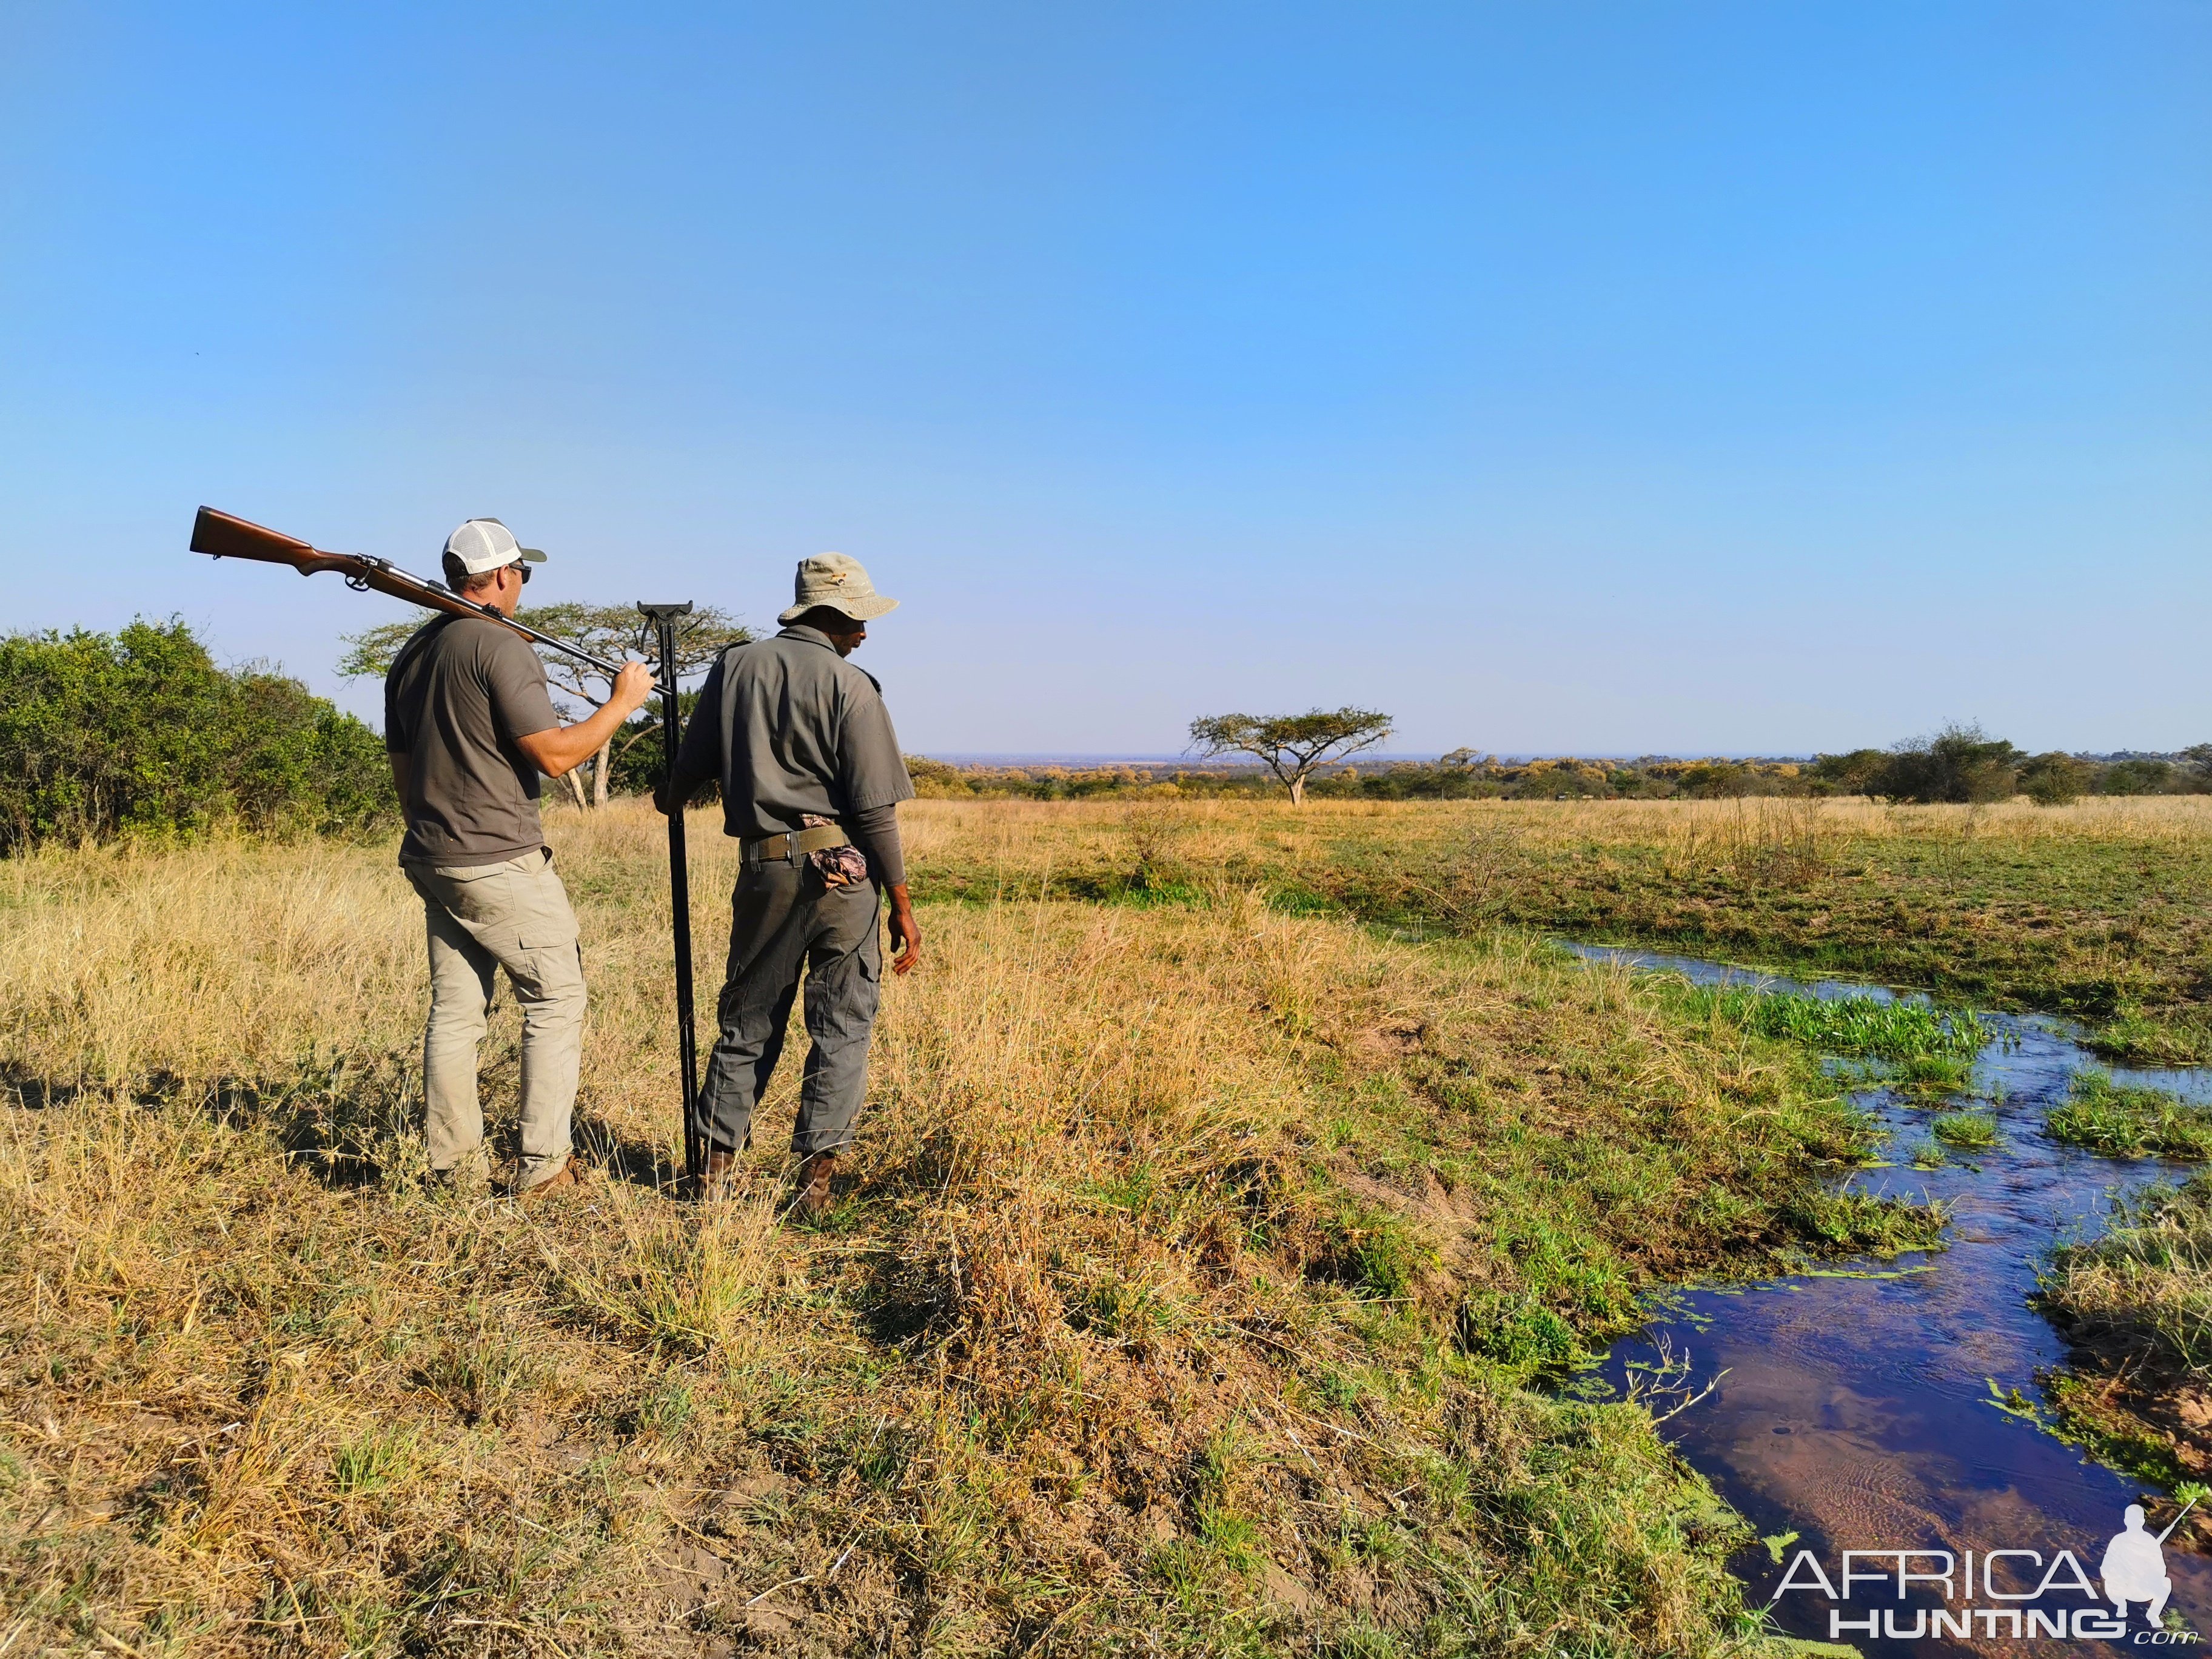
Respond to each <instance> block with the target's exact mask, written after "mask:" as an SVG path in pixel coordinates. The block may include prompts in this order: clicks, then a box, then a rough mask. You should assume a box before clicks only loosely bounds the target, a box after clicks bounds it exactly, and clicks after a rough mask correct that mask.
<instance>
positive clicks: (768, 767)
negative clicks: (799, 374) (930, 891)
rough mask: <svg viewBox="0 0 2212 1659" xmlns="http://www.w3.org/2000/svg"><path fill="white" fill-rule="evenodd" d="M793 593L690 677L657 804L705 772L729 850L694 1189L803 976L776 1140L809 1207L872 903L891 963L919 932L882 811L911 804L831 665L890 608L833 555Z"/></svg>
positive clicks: (874, 979) (847, 562) (850, 562)
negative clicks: (777, 611) (801, 1059)
mask: <svg viewBox="0 0 2212 1659" xmlns="http://www.w3.org/2000/svg"><path fill="white" fill-rule="evenodd" d="M794 587H795V592H794V594H793V599H794V601H795V602H794V603H793V605H792V606H791V608H790V609H789V610H787V611H784V612H783V613H782V614H781V616H779V617H777V618H776V620H777V621H778V622H779V623H782V624H783V631H782V632H781V633H780V634H778V635H775V638H773V639H767V640H755V641H750V642H749V643H747V644H744V645H738V646H732V647H730V649H728V650H727V651H725V652H724V653H722V655H721V657H720V659H718V660H717V661H716V662H715V664H714V668H713V670H712V671H710V672H709V673H708V676H707V683H706V684H705V685H703V686H702V687H701V688H700V691H699V703H698V708H697V709H696V712H695V713H694V714H692V716H691V724H690V727H689V728H688V729H687V730H686V731H685V732H684V744H683V747H682V749H681V750H680V751H679V752H678V757H677V762H676V776H675V779H674V781H673V785H674V787H673V791H672V794H671V793H664V794H663V795H661V796H660V797H659V805H660V809H661V811H664V812H665V811H670V810H671V808H674V807H676V806H677V805H678V803H680V802H682V801H684V800H688V799H690V796H691V794H692V793H693V792H694V791H695V790H696V789H697V788H698V787H699V786H700V785H701V784H702V783H703V782H705V781H707V780H708V779H709V778H718V779H720V781H721V785H722V828H723V831H724V833H725V834H726V835H730V836H735V837H737V839H738V844H739V848H740V849H741V853H742V857H743V862H742V864H741V865H740V866H739V869H738V884H737V890H736V892H735V893H734V894H732V896H731V901H730V905H731V913H732V914H731V925H730V964H729V972H728V975H727V976H726V979H725V980H724V981H723V985H722V994H721V999H720V1006H719V1008H718V1018H719V1020H720V1025H721V1036H720V1040H719V1041H718V1042H716V1043H715V1044H714V1057H713V1058H712V1060H709V1061H708V1066H707V1078H706V1081H705V1083H704V1084H703V1085H702V1087H701V1089H700V1091H699V1111H698V1116H699V1126H698V1127H699V1128H700V1130H701V1132H702V1134H703V1135H704V1137H705V1139H706V1144H707V1149H708V1151H707V1192H708V1195H710V1196H712V1195H716V1194H722V1193H726V1192H727V1191H728V1190H729V1188H730V1187H731V1185H732V1182H733V1179H734V1176H735V1173H736V1161H737V1155H738V1152H739V1151H740V1150H741V1149H742V1148H743V1147H744V1144H745V1141H746V1139H747V1137H748V1136H749V1135H750V1133H751V1128H752V1114H753V1107H754V1106H755V1104H756V1103H758V1101H759V1099H760V1097H761V1095H762V1093H763V1091H765V1090H766V1089H767V1087H768V1082H769V1077H770V1076H771V1075H773V1074H774V1073H775V1064H776V1061H777V1060H778V1059H779V1058H780V1057H781V1054H782V1051H783V1035H784V1030H785V1028H786V1027H787V1025H788V1024H789V1023H790V1020H791V1005H792V1001H793V998H794V997H796V996H797V994H798V992H799V974H800V971H801V969H804V970H805V975H806V1033H807V1036H809V1037H810V1038H811V1041H812V1047H811V1051H810V1052H809V1053H808V1054H807V1056H806V1069H805V1073H804V1075H803V1077H802V1079H801V1081H800V1084H799V1116H798V1121H796V1122H795V1123H794V1124H793V1127H792V1135H791V1150H792V1152H793V1156H794V1157H795V1158H797V1159H798V1160H799V1164H798V1182H799V1197H798V1204H799V1209H800V1210H801V1211H802V1212H804V1213H805V1214H806V1215H808V1216H819V1215H820V1214H822V1213H823V1212H824V1211H825V1210H827V1209H828V1208H829V1201H830V1199H829V1180H830V1176H831V1174H832V1172H833V1171H834V1170H835V1169H836V1163H837V1155H838V1153H839V1152H840V1151H841V1150H842V1148H843V1147H844V1146H845V1145H846V1144H847V1143H848V1141H850V1140H851V1139H852V1137H853V1123H854V1119H855V1118H857V1117H858V1116H859V1115H860V1104H861V1101H862V1099H863V1098H864V1097H865V1096H866V1092H867V1084H868V1044H869V1041H870V1038H871V1036H872V1033H873V1030H874V1028H875V1019H876V1004H877V996H878V988H879V985H880V981H881V980H882V978H883V945H882V942H881V940H880V939H878V927H877V920H876V918H877V914H878V906H879V904H880V902H881V898H880V895H881V894H882V893H884V892H888V893H889V895H890V905H891V914H890V934H891V943H892V945H893V946H894V947H895V952H896V953H895V954H894V956H893V957H892V959H891V967H892V969H893V971H894V972H896V973H901V974H903V973H906V972H908V970H910V969H912V968H913V967H914V965H915V963H917V962H919V961H921V928H920V927H917V926H916V925H915V919H914V903H913V901H912V900H911V899H910V898H908V896H907V885H906V865H905V860H904V858H903V856H902V853H901V849H900V847H899V833H898V803H899V802H900V801H902V800H911V799H913V798H914V784H913V782H912V781H911V780H909V779H908V776H907V772H906V763H905V762H904V761H903V760H902V759H901V758H900V757H899V747H898V737H897V735H896V733H895V732H893V731H892V730H891V717H890V713H889V712H888V711H887V710H886V709H885V708H884V700H883V696H882V688H881V687H879V686H878V684H876V680H875V677H874V676H873V675H872V674H868V673H866V672H864V671H861V670H860V669H859V668H856V667H854V665H852V664H851V663H849V662H848V661H847V660H846V659H847V658H848V657H849V656H851V655H852V654H853V653H854V650H855V649H856V648H858V647H859V646H860V641H863V640H865V639H866V638H867V637H868V626H867V625H868V623H869V622H870V621H871V620H872V619H873V618H875V617H880V616H882V615H883V614H884V612H885V611H890V610H891V609H892V608H893V607H894V606H895V605H897V604H898V601H897V600H896V599H885V598H884V596H883V595H882V594H880V593H878V592H876V590H875V586H874V584H873V583H872V582H871V581H870V580H868V573H867V572H866V570H865V569H863V568H861V565H860V561H859V560H858V559H854V558H848V556H845V555H844V554H842V553H823V554H820V555H817V556H815V557H813V558H811V559H804V560H801V561H800V562H799V576H798V580H797V582H796V583H795V584H794Z"/></svg>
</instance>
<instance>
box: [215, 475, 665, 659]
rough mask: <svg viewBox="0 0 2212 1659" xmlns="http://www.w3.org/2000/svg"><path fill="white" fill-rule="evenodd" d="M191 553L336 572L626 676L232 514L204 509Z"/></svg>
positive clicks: (360, 556) (445, 595)
mask: <svg viewBox="0 0 2212 1659" xmlns="http://www.w3.org/2000/svg"><path fill="white" fill-rule="evenodd" d="M191 550H192V551H193V552H195V553H205V554H207V555H209V556H210V557H213V558H217V559H258V560H260V561H261V562H263V563H265V564H288V565H289V566H291V567H292V568H293V569H295V570H296V571H298V572H299V573H300V574H301V575H303V576H312V575H313V574H315V573H316V572H317V571H319V570H335V571H337V573H338V574H340V575H342V576H343V577H344V578H345V584H346V586H348V587H351V588H356V589H362V588H369V589H374V591H375V592H379V593H387V594H390V595H391V596H392V598H393V599H405V600H406V601H407V602H408V603H409V604H410V605H422V606H423V607H424V608H425V609H427V610H431V611H445V612H446V613H447V615H449V616H455V617H483V619H484V620H485V621H486V622H495V623H498V624H499V625H500V626H501V628H505V629H511V630H512V631H513V632H514V633H517V634H520V635H522V637H523V638H524V639H526V640H530V641H533V642H535V643H537V644H538V645H542V646H544V647H546V648H547V649H548V650H550V651H558V652H559V653H561V654H562V655H563V656H565V657H573V658H574V659H576V660H577V661H578V662H580V663H582V664H584V665H586V667H590V668H596V669H598V670H599V672H600V673H602V674H605V676H606V677H607V678H609V679H610V680H611V679H613V678H614V677H615V676H616V675H617V674H619V673H620V672H622V665H621V664H620V663H616V662H609V661H608V660H607V659H605V658H604V657H597V656H594V655H592V653H590V652H588V651H586V650H584V649H583V648H582V647H580V646H574V645H571V644H569V643H568V641H566V640H556V639H555V638H554V637H553V635H550V634H547V633H544V632H541V631H540V630H539V629H535V628H532V627H531V626H530V624H529V623H520V622H517V621H515V619H514V618H513V617H510V616H507V615H506V614H505V613H503V612H501V611H497V610H495V609H494V608H493V607H492V606H490V605H479V604H477V602H476V601H475V600H474V599H464V598H462V597H461V596H460V595H459V593H456V592H453V589H451V588H449V587H447V586H445V585H444V584H443V583H442V582H434V581H427V580H424V579H423V578H422V577H420V576H416V575H411V574H409V573H408V572H406V571H404V570H402V569H401V568H399V567H398V565H396V564H394V563H392V561H391V560H389V559H379V558H374V557H372V556H370V555H368V554H366V553H326V552H325V551H324V550H322V549H320V548H318V547H315V546H313V545H311V544H308V543H307V542H303V541H301V540H300V539H299V538H298V537H296V536H287V535H286V534H284V532H282V531H281V530H270V529H269V528H268V527H266V526H263V525H258V524H253V523H250V522H249V521H247V520H244V519H241V518H238V517H236V516H234V514H232V513H219V512H217V511H216V509H215V508H214V507H202V508H201V509H200V510H199V516H198V517H197V518H195V519H194V520H192V540H191Z"/></svg>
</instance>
